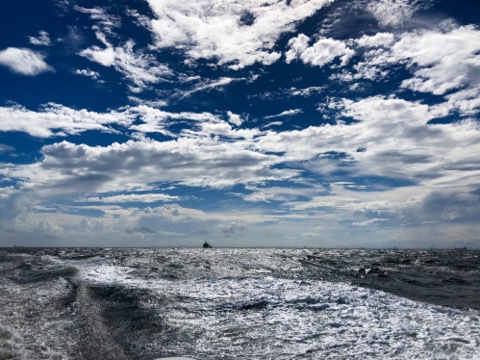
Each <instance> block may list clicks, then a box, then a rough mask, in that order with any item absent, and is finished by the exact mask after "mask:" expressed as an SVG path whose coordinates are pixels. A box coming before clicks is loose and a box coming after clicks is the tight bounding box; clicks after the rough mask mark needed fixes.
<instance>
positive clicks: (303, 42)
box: [285, 34, 355, 66]
mask: <svg viewBox="0 0 480 360" xmlns="http://www.w3.org/2000/svg"><path fill="white" fill-rule="evenodd" d="M309 42H310V38H309V37H308V36H306V35H304V34H300V35H298V36H297V37H294V38H292V39H290V40H289V42H288V45H289V47H290V49H289V50H288V51H287V52H286V54H285V57H286V61H287V63H290V62H291V61H293V60H295V59H300V60H302V61H303V63H305V64H309V65H314V66H324V65H326V64H328V63H331V62H333V61H334V60H335V59H336V58H339V59H340V61H341V66H344V65H346V64H347V63H348V61H349V60H350V58H351V57H352V56H353V55H354V54H355V51H354V50H352V49H350V48H349V47H348V46H347V45H346V44H345V43H344V42H342V41H340V40H335V39H331V38H320V39H319V40H317V41H316V42H315V43H314V44H313V45H312V46H308V43H309Z"/></svg>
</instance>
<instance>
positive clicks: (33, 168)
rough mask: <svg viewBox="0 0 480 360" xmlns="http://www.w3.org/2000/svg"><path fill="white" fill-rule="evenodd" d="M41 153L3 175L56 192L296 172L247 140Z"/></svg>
mask: <svg viewBox="0 0 480 360" xmlns="http://www.w3.org/2000/svg"><path fill="white" fill-rule="evenodd" d="M42 155H43V159H42V160H41V161H40V162H39V163H37V164H34V165H30V166H29V165H26V166H23V167H16V168H15V169H9V170H3V173H4V174H6V175H8V176H11V177H16V178H18V177H21V178H24V179H29V182H31V184H32V185H33V184H34V185H33V186H35V187H36V188H37V189H38V190H42V189H44V190H45V191H47V192H49V191H54V192H56V193H73V192H79V191H80V192H81V191H88V192H93V191H96V192H112V191H126V190H129V189H131V190H133V189H135V188H138V187H141V186H145V184H155V183H162V182H175V183H178V184H181V185H187V186H196V187H211V188H225V187H228V186H233V185H236V184H241V183H250V182H260V181H267V180H282V179H285V178H289V177H292V176H295V174H297V171H292V170H288V169H275V168H274V165H275V164H277V163H278V161H279V160H280V159H279V158H278V157H277V156H275V155H266V154H262V153H259V152H255V151H252V150H249V149H248V143H245V144H244V143H242V142H233V143H228V142H219V141H217V140H216V139H212V138H195V139H189V138H180V139H178V140H175V141H165V142H157V141H153V140H142V141H128V142H126V143H123V144H119V143H114V144H112V145H109V146H106V147H101V146H96V147H93V146H88V145H83V144H82V145H75V144H72V143H70V142H66V141H64V142H61V143H56V144H52V145H47V146H44V147H43V148H42ZM52 179H55V180H54V181H52Z"/></svg>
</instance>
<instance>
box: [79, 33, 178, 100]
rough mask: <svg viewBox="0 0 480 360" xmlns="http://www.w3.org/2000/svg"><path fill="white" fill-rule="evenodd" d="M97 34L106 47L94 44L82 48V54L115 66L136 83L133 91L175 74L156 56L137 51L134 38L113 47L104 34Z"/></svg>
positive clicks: (101, 63)
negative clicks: (120, 45)
mask: <svg viewBox="0 0 480 360" xmlns="http://www.w3.org/2000/svg"><path fill="white" fill-rule="evenodd" d="M97 36H98V37H99V38H100V39H102V41H103V43H104V45H105V46H106V47H105V48H101V47H98V46H92V47H90V48H88V49H85V50H82V51H81V52H80V55H81V56H84V57H86V58H87V59H89V60H91V61H94V62H96V63H99V64H100V65H103V66H107V67H109V66H113V67H114V68H115V69H116V70H117V71H119V72H120V73H122V74H123V75H124V76H125V77H126V78H127V79H128V80H129V81H131V82H132V83H133V84H134V85H135V86H134V87H131V88H130V90H132V91H133V92H141V91H142V90H143V89H145V88H147V87H148V86H149V84H156V83H159V82H161V81H165V80H166V79H167V78H169V77H170V76H171V75H172V74H173V72H172V71H171V70H170V69H169V68H168V67H167V66H165V65H163V64H160V63H159V62H158V61H157V60H156V58H155V56H153V55H151V54H145V53H143V52H141V51H135V50H134V46H135V43H134V42H133V40H128V41H127V42H126V43H125V44H124V45H123V46H122V47H113V46H112V45H111V44H110V43H109V42H108V41H107V40H106V39H105V37H104V36H103V35H102V34H100V33H97Z"/></svg>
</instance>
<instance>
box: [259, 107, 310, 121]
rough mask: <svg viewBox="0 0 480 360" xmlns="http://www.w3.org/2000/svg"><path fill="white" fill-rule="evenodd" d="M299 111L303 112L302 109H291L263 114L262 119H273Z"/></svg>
mask: <svg viewBox="0 0 480 360" xmlns="http://www.w3.org/2000/svg"><path fill="white" fill-rule="evenodd" d="M301 113H303V110H302V109H291V110H285V111H282V112H281V113H279V114H275V115H268V116H264V119H274V118H278V117H285V116H293V115H298V114H301Z"/></svg>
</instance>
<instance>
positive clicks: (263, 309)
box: [77, 253, 480, 359]
mask: <svg viewBox="0 0 480 360" xmlns="http://www.w3.org/2000/svg"><path fill="white" fill-rule="evenodd" d="M212 254H214V253H205V254H202V255H201V258H202V260H205V259H207V260H208V259H210V261H211V263H212V267H211V268H209V269H208V270H205V269H203V268H199V262H198V261H197V262H196V260H195V261H194V260H192V257H194V256H193V255H192V257H191V258H190V260H186V259H188V258H186V257H184V256H179V257H178V258H175V256H173V257H172V258H171V259H169V262H168V264H170V265H171V264H172V263H173V264H176V265H175V267H178V268H181V270H182V271H183V273H182V274H184V275H185V278H184V279H179V280H174V281H172V280H166V279H161V278H152V277H149V278H144V277H138V276H137V275H136V270H135V269H134V268H131V267H128V266H117V265H115V264H113V263H106V262H105V259H103V260H102V261H95V260H88V261H84V262H82V263H77V265H78V266H79V267H80V269H81V273H80V274H81V277H82V278H83V279H84V280H85V281H88V282H91V283H97V284H115V285H121V286H125V287H127V288H142V289H148V290H149V291H151V293H152V297H151V298H148V299H145V302H144V303H143V306H144V307H147V308H150V309H158V311H159V312H161V314H162V317H163V318H164V319H165V322H166V326H168V327H171V328H173V329H178V330H179V331H181V330H182V331H191V332H192V336H194V337H195V348H196V351H198V352H199V353H201V354H202V356H203V357H204V358H209V357H211V356H216V355H218V356H225V357H226V358H229V354H230V356H232V354H243V355H244V358H264V359H270V358H276V359H290V358H292V357H295V356H301V357H302V356H303V357H304V358H318V357H319V356H320V357H324V358H342V359H343V358H362V359H363V358H365V359H368V358H371V359H373V358H392V359H393V358H394V359H413V358H438V359H443V358H446V359H450V358H451V359H457V358H459V359H476V358H480V344H479V341H478V339H479V338H480V318H479V314H478V313H477V312H473V311H472V312H468V311H461V310H455V309H451V308H445V307H440V306H434V305H431V304H426V303H421V302H415V301H411V300H407V299H405V298H402V297H398V296H395V295H391V294H388V293H384V292H381V291H375V290H371V289H366V288H360V287H356V286H352V285H349V284H345V283H332V282H327V281H321V280H307V281H305V280H295V279H281V278H280V279H279V278H276V277H273V276H269V275H268V274H269V270H268V269H269V268H274V267H277V269H278V268H279V267H283V268H284V269H285V271H290V270H294V269H295V268H296V267H297V263H296V262H295V261H292V260H291V259H290V260H289V261H283V260H281V259H279V258H278V257H277V258H275V259H273V258H271V259H269V258H268V257H265V256H263V258H262V256H260V255H259V256H258V257H255V256H253V257H252V256H251V257H250V258H249V259H248V261H246V260H245V262H239V261H238V259H237V261H233V260H232V259H229V256H228V254H227V255H226V256H224V257H221V258H219V257H217V258H216V259H215V258H214V255H212ZM182 259H183V260H184V261H183V262H182ZM197 260H198V259H197ZM230 260H231V261H230ZM144 265H145V264H144ZM146 265H152V264H146ZM165 266H167V265H165ZM160 267H161V266H160ZM161 270H162V269H161V268H160V270H159V271H161ZM156 298H157V299H163V301H162V302H161V304H162V305H161V306H160V305H159V302H156V301H155V299H156ZM165 300H167V301H165ZM175 347H177V349H175ZM171 350H172V351H175V350H178V351H180V350H181V348H180V347H179V345H178V344H176V345H175V344H172V349H171ZM215 354H216V355H215ZM319 354H320V355H319Z"/></svg>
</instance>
